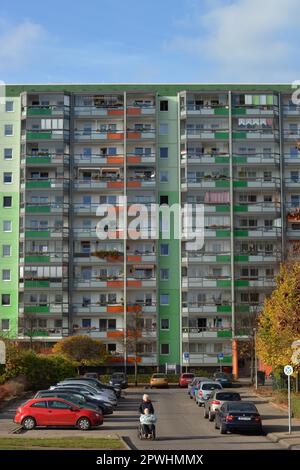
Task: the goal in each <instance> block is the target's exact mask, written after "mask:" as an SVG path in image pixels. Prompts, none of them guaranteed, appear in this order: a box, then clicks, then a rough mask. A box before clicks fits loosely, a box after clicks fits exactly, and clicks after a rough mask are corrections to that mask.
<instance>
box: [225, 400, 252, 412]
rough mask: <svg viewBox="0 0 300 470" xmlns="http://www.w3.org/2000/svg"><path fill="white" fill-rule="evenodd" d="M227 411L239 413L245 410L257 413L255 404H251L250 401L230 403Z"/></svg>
mask: <svg viewBox="0 0 300 470" xmlns="http://www.w3.org/2000/svg"><path fill="white" fill-rule="evenodd" d="M228 411H229V412H232V411H234V412H236V413H238V412H241V413H245V412H249V413H257V409H256V406H255V405H253V404H252V403H245V402H244V403H243V402H242V401H241V402H239V403H230V405H229V406H228Z"/></svg>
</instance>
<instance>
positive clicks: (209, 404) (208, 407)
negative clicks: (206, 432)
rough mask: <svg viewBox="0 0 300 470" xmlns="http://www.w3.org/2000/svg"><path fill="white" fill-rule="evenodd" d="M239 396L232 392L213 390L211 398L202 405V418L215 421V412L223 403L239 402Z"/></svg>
mask: <svg viewBox="0 0 300 470" xmlns="http://www.w3.org/2000/svg"><path fill="white" fill-rule="evenodd" d="M240 400H241V395H240V394H239V393H238V392H233V391H232V390H226V389H223V390H215V391H214V392H213V393H212V395H211V397H210V398H209V399H208V400H206V402H205V403H204V411H203V416H204V418H206V419H207V418H208V420H209V421H213V420H214V419H215V415H216V411H217V410H218V409H219V408H220V407H221V406H222V405H223V403H225V401H240Z"/></svg>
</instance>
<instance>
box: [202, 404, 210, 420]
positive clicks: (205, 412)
mask: <svg viewBox="0 0 300 470" xmlns="http://www.w3.org/2000/svg"><path fill="white" fill-rule="evenodd" d="M203 416H204V418H205V419H207V418H208V416H209V415H208V413H207V410H206V408H205V407H204V409H203Z"/></svg>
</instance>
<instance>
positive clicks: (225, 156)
mask: <svg viewBox="0 0 300 470" xmlns="http://www.w3.org/2000/svg"><path fill="white" fill-rule="evenodd" d="M205 163H207V164H208V165H211V164H221V165H228V164H229V153H218V154H217V153H188V152H187V151H183V152H181V164H182V165H189V166H192V165H199V164H205Z"/></svg>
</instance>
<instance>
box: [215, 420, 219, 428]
mask: <svg viewBox="0 0 300 470" xmlns="http://www.w3.org/2000/svg"><path fill="white" fill-rule="evenodd" d="M215 429H219V426H218V424H217V420H216V419H215Z"/></svg>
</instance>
